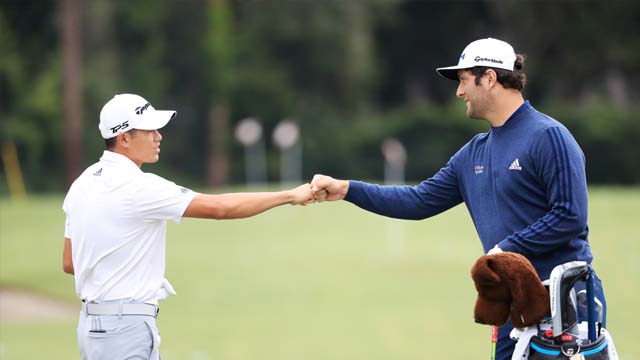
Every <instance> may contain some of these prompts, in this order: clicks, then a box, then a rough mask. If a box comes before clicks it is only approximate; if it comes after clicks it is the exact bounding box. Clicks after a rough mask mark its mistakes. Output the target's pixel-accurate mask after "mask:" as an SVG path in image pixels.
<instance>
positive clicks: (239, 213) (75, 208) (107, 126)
mask: <svg viewBox="0 0 640 360" xmlns="http://www.w3.org/2000/svg"><path fill="white" fill-rule="evenodd" d="M175 116H176V112H175V111H166V110H155V109H154V108H153V106H151V104H150V103H149V102H147V101H146V100H145V99H144V98H142V97H140V96H138V95H133V94H121V95H116V96H115V97H114V98H113V99H111V100H110V101H109V102H107V103H106V104H105V105H104V107H103V108H102V111H101V113H100V124H99V128H100V133H101V134H102V137H103V138H104V139H105V143H106V146H107V150H105V151H104V154H103V155H102V157H101V158H100V161H98V162H97V163H95V164H93V165H91V166H89V167H88V168H87V169H86V170H85V171H84V172H83V173H82V175H80V176H79V177H78V179H76V180H75V181H74V183H73V184H72V185H71V188H70V189H69V192H68V193H67V196H66V198H65V200H64V204H63V209H64V211H65V213H66V216H67V218H66V223H65V235H64V236H65V240H64V252H63V269H64V271H65V272H67V273H69V274H74V278H75V285H76V293H77V294H78V297H79V298H80V299H82V302H83V306H82V311H81V312H80V320H79V322H78V345H79V348H80V353H81V356H82V359H85V360H98V359H105V360H106V359H109V360H118V359H151V360H157V359H159V353H158V346H159V344H160V336H159V335H158V329H157V327H156V322H155V320H156V317H157V314H158V301H159V300H161V299H164V298H165V297H167V296H168V295H170V294H175V292H174V290H173V288H172V287H171V284H170V283H169V282H168V281H167V280H166V279H165V278H164V270H165V241H166V224H167V220H173V221H175V222H177V223H179V222H180V221H181V220H182V218H183V217H195V218H210V219H236V218H245V217H249V216H253V215H256V214H259V213H261V212H263V211H266V210H269V209H271V208H273V207H276V206H280V205H284V204H292V205H299V204H302V205H304V204H307V203H310V202H313V194H312V192H311V188H310V186H309V184H304V185H301V186H299V187H297V188H294V189H291V190H287V191H280V192H262V193H232V194H221V195H206V194H199V193H196V192H193V191H191V190H189V189H186V188H184V187H181V186H178V185H176V184H175V183H173V182H171V181H168V180H165V179H163V178H161V177H159V176H157V175H154V174H150V173H145V172H143V171H142V170H141V169H140V167H141V166H142V164H144V163H155V162H157V161H158V159H159V154H160V141H161V140H162V135H160V132H159V131H158V129H160V128H162V127H163V126H165V125H166V124H167V123H168V122H169V121H170V120H171V119H173V118H174V117H175Z"/></svg>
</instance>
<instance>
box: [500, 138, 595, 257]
mask: <svg viewBox="0 0 640 360" xmlns="http://www.w3.org/2000/svg"><path fill="white" fill-rule="evenodd" d="M532 156H535V159H536V161H537V168H538V172H539V176H540V178H541V179H542V181H543V186H544V187H545V190H546V197H547V201H548V207H549V211H548V212H547V213H546V214H545V215H544V216H542V217H541V218H539V219H537V220H536V221H535V222H534V223H533V224H531V225H529V226H527V227H526V228H524V229H523V230H521V231H518V232H516V233H514V234H512V235H510V236H508V237H507V238H505V239H504V240H502V241H501V242H500V243H499V246H500V248H501V249H502V250H504V251H514V252H518V253H521V254H523V255H525V256H527V255H539V254H542V253H548V252H551V251H553V250H554V249H555V248H558V247H560V246H562V245H564V244H566V243H568V242H569V241H571V240H574V239H576V238H578V237H579V236H580V235H582V236H584V238H586V234H587V232H588V229H587V201H588V195H587V181H586V175H585V159H584V154H583V153H582V150H581V149H580V147H579V146H578V144H577V143H576V141H575V139H574V138H573V136H571V134H570V133H569V131H568V130H567V129H565V128H562V127H553V128H549V129H547V130H545V133H544V134H543V135H542V136H541V137H540V141H539V143H538V146H537V148H535V149H534V151H533V154H532Z"/></svg>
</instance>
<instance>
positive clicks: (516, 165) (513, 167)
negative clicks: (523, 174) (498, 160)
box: [509, 159, 522, 171]
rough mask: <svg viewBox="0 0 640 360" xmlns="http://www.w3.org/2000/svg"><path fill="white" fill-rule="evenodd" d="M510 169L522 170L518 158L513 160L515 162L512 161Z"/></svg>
mask: <svg viewBox="0 0 640 360" xmlns="http://www.w3.org/2000/svg"><path fill="white" fill-rule="evenodd" d="M509 170H518V171H520V170H522V167H520V162H519V161H518V159H515V160H513V162H512V163H511V165H509Z"/></svg>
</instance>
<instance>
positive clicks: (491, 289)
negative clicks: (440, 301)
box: [471, 252, 551, 328]
mask: <svg viewBox="0 0 640 360" xmlns="http://www.w3.org/2000/svg"><path fill="white" fill-rule="evenodd" d="M471 277H472V278H473V281H474V282H475V286H476V290H478V299H477V300H476V305H475V309H474V318H475V321H476V322H477V323H480V324H489V325H495V326H502V325H504V324H505V323H506V322H507V320H508V319H509V316H511V322H512V323H513V326H514V327H518V328H523V327H526V326H530V325H534V324H537V323H538V322H539V321H540V320H542V318H544V317H545V316H548V315H549V314H550V312H551V310H550V307H549V291H548V290H547V289H546V288H545V287H544V285H542V281H540V278H539V277H538V274H537V273H536V270H535V269H534V268H533V266H532V265H531V263H530V262H529V260H527V258H525V257H524V256H522V255H520V254H517V253H513V252H502V253H497V254H492V255H483V256H481V257H480V258H479V259H478V260H477V261H476V263H475V264H474V265H473V268H472V269H471Z"/></svg>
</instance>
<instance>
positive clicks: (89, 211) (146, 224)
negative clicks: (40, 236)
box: [62, 151, 196, 304]
mask: <svg viewBox="0 0 640 360" xmlns="http://www.w3.org/2000/svg"><path fill="white" fill-rule="evenodd" d="M195 196H196V193H195V192H193V191H191V190H189V189H185V188H183V187H180V186H178V185H176V184H175V183H173V182H170V181H168V180H165V179H163V178H161V177H159V176H157V175H154V174H149V173H145V172H143V171H142V170H140V168H139V167H138V166H137V165H136V164H135V163H133V162H132V161H131V160H129V159H128V158H127V157H125V156H123V155H120V154H117V153H114V152H111V151H105V152H104V154H103V155H102V157H101V158H100V161H99V162H97V163H95V164H93V165H91V166H90V167H88V168H87V169H86V170H85V171H84V172H83V173H82V175H80V176H79V177H78V179H76V180H75V181H74V183H73V184H72V185H71V188H70V189H69V192H68V193H67V196H66V198H65V200H64V204H63V206H62V208H63V210H64V211H65V213H66V214H67V220H66V224H65V232H64V236H65V237H67V238H70V239H71V245H72V255H73V267H74V271H75V276H74V277H75V283H76V293H77V294H78V296H79V297H80V298H81V299H85V300H87V301H98V302H100V301H114V300H122V301H125V302H147V303H154V304H157V301H158V291H159V290H160V288H161V284H162V280H163V279H164V270H165V241H166V225H167V220H173V221H175V222H177V223H179V222H180V221H181V220H182V215H183V214H184V211H185V210H186V208H187V206H188V205H189V203H190V202H191V200H193V198H194V197H195Z"/></svg>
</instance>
